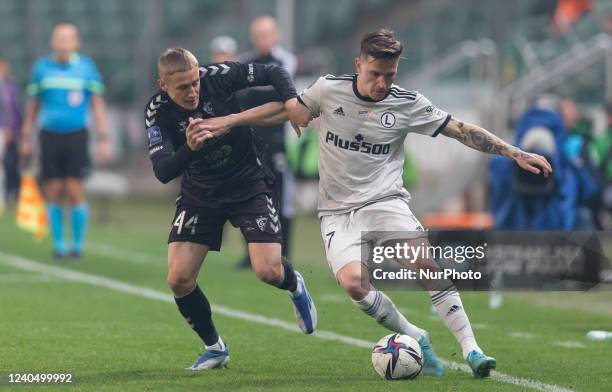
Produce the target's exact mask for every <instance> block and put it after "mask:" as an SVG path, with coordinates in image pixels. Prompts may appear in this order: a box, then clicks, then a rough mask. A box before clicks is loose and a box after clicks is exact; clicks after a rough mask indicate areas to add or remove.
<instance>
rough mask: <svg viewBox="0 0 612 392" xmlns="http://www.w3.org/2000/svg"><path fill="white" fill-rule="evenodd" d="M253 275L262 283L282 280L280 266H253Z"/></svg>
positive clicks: (274, 283)
mask: <svg viewBox="0 0 612 392" xmlns="http://www.w3.org/2000/svg"><path fill="white" fill-rule="evenodd" d="M253 269H254V271H255V275H257V277H258V278H259V279H260V280H261V281H262V282H264V283H267V284H271V285H276V284H278V283H280V282H281V281H282V280H283V273H282V266H281V265H280V264H279V265H264V266H258V267H255V266H254V267H253Z"/></svg>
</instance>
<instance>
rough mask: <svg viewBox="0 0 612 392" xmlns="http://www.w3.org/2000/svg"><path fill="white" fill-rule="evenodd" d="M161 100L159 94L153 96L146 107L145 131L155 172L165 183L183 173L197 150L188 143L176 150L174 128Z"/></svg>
mask: <svg viewBox="0 0 612 392" xmlns="http://www.w3.org/2000/svg"><path fill="white" fill-rule="evenodd" d="M156 100H157V101H156ZM159 101H160V99H159V96H157V97H156V98H153V99H152V100H151V101H150V102H149V104H148V105H147V107H146V109H145V132H146V137H147V141H148V146H149V158H150V159H151V162H152V163H153V172H154V173H155V177H156V178H157V179H158V180H159V181H160V182H162V183H164V184H165V183H167V182H169V181H170V180H173V179H174V178H176V177H178V176H180V175H181V174H183V172H184V171H185V169H186V168H187V165H188V164H189V162H191V161H192V160H193V158H194V157H195V155H196V152H195V151H192V150H191V149H190V148H189V146H187V143H185V144H183V145H182V146H180V147H179V148H178V149H177V150H176V151H175V149H174V143H173V141H172V133H173V131H174V130H173V129H171V127H169V126H168V125H167V121H166V119H165V116H166V113H165V112H164V110H163V109H160V106H161V103H160V102H159Z"/></svg>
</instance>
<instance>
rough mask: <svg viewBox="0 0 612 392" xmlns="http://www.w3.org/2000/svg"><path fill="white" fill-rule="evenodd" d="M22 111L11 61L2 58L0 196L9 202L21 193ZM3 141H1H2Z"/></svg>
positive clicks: (0, 87)
mask: <svg viewBox="0 0 612 392" xmlns="http://www.w3.org/2000/svg"><path fill="white" fill-rule="evenodd" d="M20 128H21V111H20V108H19V97H18V94H17V87H16V85H15V82H14V81H13V79H12V78H11V68H10V65H9V63H8V62H7V61H6V60H4V59H0V134H1V135H0V140H4V159H3V166H4V179H5V182H4V190H5V194H3V195H0V197H2V198H4V200H6V202H7V204H13V203H15V202H16V201H17V196H18V194H19V151H18V149H17V143H18V142H19V130H20ZM0 142H1V141H0Z"/></svg>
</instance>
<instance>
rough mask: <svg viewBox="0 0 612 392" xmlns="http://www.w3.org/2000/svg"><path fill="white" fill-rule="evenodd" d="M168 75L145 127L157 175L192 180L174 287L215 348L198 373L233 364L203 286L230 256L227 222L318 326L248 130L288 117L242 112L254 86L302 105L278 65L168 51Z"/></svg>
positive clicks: (302, 315)
mask: <svg viewBox="0 0 612 392" xmlns="http://www.w3.org/2000/svg"><path fill="white" fill-rule="evenodd" d="M158 71H159V80H158V83H159V87H160V91H159V92H158V93H157V94H155V95H154V96H153V97H152V98H151V99H150V101H149V102H148V103H147V106H146V108H145V127H146V133H147V138H148V141H149V155H150V158H151V161H152V163H153V171H154V172H155V176H156V177H157V178H158V179H159V180H160V181H161V182H163V183H167V182H168V181H170V180H172V179H174V178H176V177H178V176H180V175H181V174H182V175H183V176H182V182H181V191H180V194H179V196H178V198H177V201H176V214H175V216H174V219H173V221H172V227H171V231H170V236H169V239H168V286H169V287H170V289H171V290H172V293H173V294H174V297H175V300H176V304H177V306H178V308H179V311H180V313H181V314H182V315H183V317H185V319H186V320H187V322H188V323H189V324H190V325H191V327H192V328H193V329H194V330H195V332H196V333H197V334H198V336H199V337H200V338H201V339H202V341H203V342H204V345H205V351H204V354H203V355H202V356H201V357H200V358H198V359H197V360H196V362H195V363H194V364H193V365H192V366H191V368H190V369H192V370H203V369H212V368H218V367H222V366H225V365H226V364H227V363H228V362H229V351H228V348H227V345H226V344H225V343H224V342H223V340H221V338H220V337H219V334H218V333H217V330H216V329H215V325H214V323H213V320H212V316H211V308H210V303H209V302H208V299H207V298H206V296H205V295H204V293H203V292H202V290H201V289H200V287H199V286H198V284H197V281H196V279H197V276H198V272H199V270H200V267H201V265H202V263H203V261H204V259H205V258H206V255H207V254H208V252H209V251H211V250H212V251H219V250H220V248H221V236H222V230H223V225H224V223H225V222H226V221H227V220H229V221H230V222H231V224H232V225H233V226H234V227H239V228H240V230H241V231H242V234H243V236H244V238H245V239H246V241H247V243H248V250H249V256H250V258H251V262H252V267H253V271H254V272H255V274H256V275H257V277H258V278H259V279H261V280H262V281H264V282H265V283H268V284H270V285H273V286H276V287H278V288H279V289H282V290H286V291H288V293H289V296H290V298H291V300H292V301H293V307H294V313H295V317H296V320H297V322H298V325H299V327H300V329H301V330H302V331H303V332H304V333H308V334H309V333H312V332H313V331H314V329H315V327H316V322H317V313H316V308H315V306H314V303H313V301H312V298H311V297H310V295H309V294H308V291H307V289H306V286H305V284H304V280H303V278H302V276H301V275H300V274H299V272H297V271H294V270H293V268H292V266H291V264H289V263H288V262H287V261H286V260H284V259H282V257H281V241H282V228H281V225H280V221H279V214H278V210H279V200H278V191H277V187H276V186H275V183H274V175H273V173H272V172H271V171H270V169H269V168H267V167H266V165H265V162H266V160H265V159H264V157H263V156H262V152H261V151H262V148H261V147H260V146H259V145H258V143H257V142H256V140H255V139H254V138H253V133H252V130H251V129H250V128H249V127H248V126H245V125H244V124H247V123H248V124H257V125H267V124H268V123H269V121H271V119H273V117H274V115H275V114H277V113H278V110H276V112H275V111H274V110H269V109H267V108H266V105H264V106H260V107H257V108H253V109H251V110H248V111H246V112H242V113H241V112H240V108H239V105H238V103H237V102H236V99H235V95H234V93H235V92H236V91H238V90H240V89H243V88H246V87H252V86H263V85H272V86H273V87H274V88H275V90H276V91H277V92H278V94H279V96H280V97H281V100H282V101H283V102H284V106H285V108H290V107H292V106H293V105H296V104H297V99H296V96H297V95H296V92H295V87H294V86H293V82H292V81H291V78H290V77H289V75H288V74H287V73H286V72H285V71H284V70H283V69H282V68H280V67H277V66H274V65H261V64H242V63H235V62H225V63H219V64H211V65H208V66H203V67H200V66H199V64H198V61H197V60H196V58H195V57H194V55H193V54H192V53H191V52H189V51H188V50H186V49H183V48H171V49H167V50H166V51H165V52H164V53H163V54H162V55H161V56H160V58H159V62H158ZM267 105H268V107H276V108H277V106H274V105H272V106H269V105H270V104H267ZM218 116H224V118H226V119H229V120H230V121H229V124H228V127H227V129H226V132H225V133H224V134H223V135H222V136H218V137H213V136H214V135H213V133H212V132H211V131H210V130H207V129H206V126H205V125H204V120H203V119H210V118H214V117H218ZM226 116H229V117H226ZM226 124H227V122H226ZM294 125H296V126H295V128H296V130H297V131H298V132H299V128H297V124H294ZM228 130H229V131H228Z"/></svg>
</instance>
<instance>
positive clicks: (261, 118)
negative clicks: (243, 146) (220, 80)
mask: <svg viewBox="0 0 612 392" xmlns="http://www.w3.org/2000/svg"><path fill="white" fill-rule="evenodd" d="M298 105H299V104H298V103H297V99H296V98H292V99H289V100H288V101H287V102H285V103H284V104H283V103H281V102H268V103H266V104H263V105H260V106H256V107H254V108H251V109H249V110H245V111H243V112H240V113H234V114H230V115H227V116H223V117H213V118H208V119H198V120H194V121H197V122H199V125H198V129H201V130H204V131H209V132H211V133H212V135H213V136H214V137H218V136H222V135H224V134H226V133H227V132H228V131H229V130H230V129H231V128H233V127H237V126H241V125H256V126H268V125H276V124H281V123H284V122H285V121H287V120H288V119H289V120H292V121H291V125H292V126H293V129H294V130H295V133H296V134H297V135H298V136H300V135H301V130H300V126H306V125H307V122H306V123H304V122H298V121H297V120H295V119H294V118H292V113H293V110H294V108H295V107H297V106H298ZM299 106H301V105H299Z"/></svg>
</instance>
